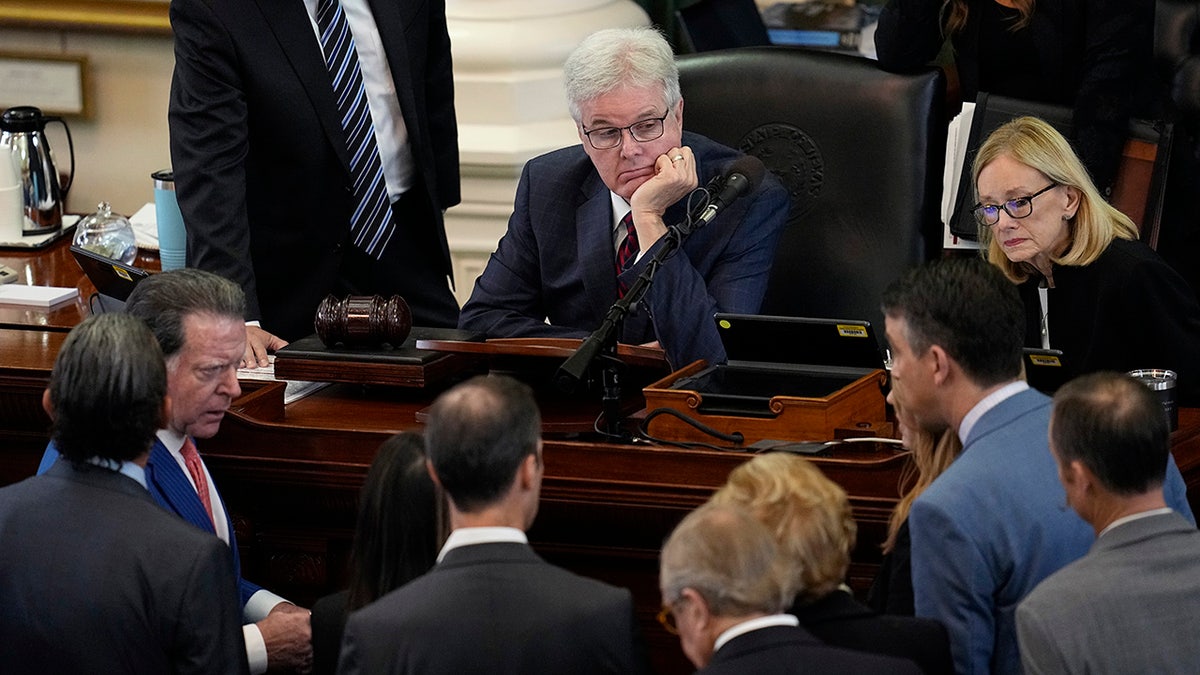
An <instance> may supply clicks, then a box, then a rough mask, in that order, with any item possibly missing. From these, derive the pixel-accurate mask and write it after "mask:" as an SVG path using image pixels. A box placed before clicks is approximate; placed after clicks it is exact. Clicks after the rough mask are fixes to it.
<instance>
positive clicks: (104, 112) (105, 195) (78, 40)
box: [0, 29, 174, 214]
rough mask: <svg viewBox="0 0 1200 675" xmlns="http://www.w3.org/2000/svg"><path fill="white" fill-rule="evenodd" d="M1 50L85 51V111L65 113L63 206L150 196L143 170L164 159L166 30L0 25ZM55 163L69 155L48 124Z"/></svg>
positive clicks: (126, 206) (128, 203)
mask: <svg viewBox="0 0 1200 675" xmlns="http://www.w3.org/2000/svg"><path fill="white" fill-rule="evenodd" d="M0 45H3V49H4V50H5V51H16V52H22V53H28V54H52V55H53V54H69V55H73V56H86V57H87V59H88V76H89V82H88V87H87V92H86V96H87V97H88V104H89V106H90V108H91V117H90V118H87V119H85V118H81V117H75V116H72V117H68V118H67V124H68V125H70V127H71V135H72V136H73V137H74V140H75V162H76V164H77V166H78V169H77V172H76V180H75V184H74V185H73V186H72V187H71V193H70V194H69V195H68V201H67V207H68V209H69V210H71V211H79V212H84V213H90V212H91V211H93V210H95V208H96V204H97V203H98V202H100V201H101V200H105V201H108V202H110V203H111V204H112V206H113V210H114V211H117V212H118V213H126V214H128V213H133V212H134V211H137V210H138V209H139V208H141V206H142V205H143V204H145V203H146V202H149V201H152V200H153V198H154V196H153V188H152V186H151V181H150V173H151V172H153V171H156V170H158V169H162V168H166V167H168V166H170V164H171V154H170V149H169V148H168V146H167V142H168V134H167V95H168V91H169V89H170V86H171V69H172V68H173V66H174V56H173V53H172V50H171V37H170V36H169V35H161V36H155V35H149V36H147V35H129V34H120V33H91V34H84V33H75V32H62V31H19V30H11V29H4V30H0ZM49 133H50V147H51V148H53V150H54V157H55V161H56V162H57V164H58V167H59V170H60V171H65V170H66V168H67V166H68V165H69V163H70V160H69V158H68V153H67V142H66V137H65V136H62V135H61V132H60V131H59V130H58V125H52V126H51V127H49Z"/></svg>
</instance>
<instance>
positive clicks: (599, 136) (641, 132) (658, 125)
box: [583, 108, 671, 150]
mask: <svg viewBox="0 0 1200 675" xmlns="http://www.w3.org/2000/svg"><path fill="white" fill-rule="evenodd" d="M670 114H671V109H670V108H667V111H666V112H665V113H663V114H662V117H650V118H648V119H644V120H638V121H637V122H634V123H633V124H630V125H629V126H627V127H600V128H598V129H592V130H591V131H587V130H584V132H583V135H584V136H587V139H588V143H591V144H592V147H593V148H595V149H597V150H611V149H612V148H615V147H617V146H618V145H620V144H621V140H622V138H623V137H624V135H625V134H624V132H625V131H626V130H628V131H629V135H630V136H633V140H635V141H637V142H639V143H649V142H650V141H654V140H658V139H659V138H661V137H662V135H663V120H665V119H667V115H670Z"/></svg>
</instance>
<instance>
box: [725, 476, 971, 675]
mask: <svg viewBox="0 0 1200 675" xmlns="http://www.w3.org/2000/svg"><path fill="white" fill-rule="evenodd" d="M710 501H711V502H713V503H716V504H722V505H730V506H738V507H740V508H743V509H745V510H746V511H748V512H749V513H751V514H753V515H754V516H755V518H757V519H758V520H759V521H760V522H762V523H763V524H764V525H766V526H767V528H768V529H770V530H771V532H772V533H773V534H774V535H775V538H776V541H777V542H778V543H779V545H780V550H781V552H782V554H783V555H787V556H789V557H790V558H791V560H790V561H789V562H790V564H791V565H792V566H793V567H794V569H795V570H796V574H797V576H798V578H797V579H796V580H795V581H796V587H797V588H798V589H799V590H798V592H797V595H796V600H795V602H794V603H793V605H792V607H791V609H790V610H789V612H790V613H791V614H794V615H795V616H796V617H798V618H799V619H800V625H802V626H803V627H804V628H805V629H807V630H808V631H809V632H810V633H812V634H813V635H815V636H817V637H818V638H820V639H821V640H823V641H824V642H826V643H828V644H831V645H834V646H838V647H844V648H847V649H857V650H861V651H868V652H873V653H877V654H889V655H892V656H901V657H904V658H908V659H911V660H912V661H914V662H916V663H917V665H919V666H920V667H921V669H922V670H923V671H924V672H926V673H949V672H951V671H952V667H951V661H950V643H949V638H948V637H947V634H946V629H945V628H944V627H943V626H942V625H941V624H940V623H938V622H937V621H934V620H932V619H917V618H913V617H898V616H884V615H879V614H876V613H875V612H873V611H871V609H869V608H868V607H865V606H863V605H861V604H859V603H858V602H857V601H856V600H855V599H854V596H853V595H851V593H850V589H849V588H848V587H846V585H845V583H844V582H845V578H846V571H847V570H848V569H849V567H850V551H851V549H853V548H854V540H855V536H856V535H857V531H858V526H857V525H856V524H855V522H854V517H853V515H852V513H851V509H850V500H849V498H848V497H847V496H846V491H845V490H843V489H842V488H841V487H840V486H838V485H837V484H836V483H834V482H833V481H831V480H829V479H828V478H826V477H825V475H824V474H822V473H821V470H820V469H818V468H817V467H816V465H814V464H813V463H812V462H809V461H808V460H806V459H804V458H802V457H798V456H796V455H789V454H785V453H771V454H766V455H760V456H757V457H755V458H754V459H751V460H750V461H748V462H746V463H745V464H742V465H741V466H739V467H738V468H736V469H734V470H733V472H732V473H730V474H729V479H728V480H727V481H726V483H725V485H724V486H723V487H721V489H719V490H717V492H716V494H714V495H713V497H712V499H711V500H710Z"/></svg>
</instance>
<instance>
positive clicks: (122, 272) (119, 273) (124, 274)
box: [112, 265, 133, 281]
mask: <svg viewBox="0 0 1200 675" xmlns="http://www.w3.org/2000/svg"><path fill="white" fill-rule="evenodd" d="M112 268H113V271H114V272H116V273H117V276H119V277H121V278H122V279H124V280H125V281H133V277H130V276H129V272H126V271H125V270H123V269H121V268H120V267H117V266H116V265H113V266H112Z"/></svg>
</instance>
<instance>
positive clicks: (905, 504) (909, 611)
mask: <svg viewBox="0 0 1200 675" xmlns="http://www.w3.org/2000/svg"><path fill="white" fill-rule="evenodd" d="M896 420H897V421H898V422H899V423H900V437H901V438H902V439H903V440H904V447H906V448H908V449H909V450H910V451H911V452H912V462H911V463H910V464H909V465H908V466H907V467H905V470H904V473H903V474H902V475H901V476H900V485H901V486H902V489H903V490H904V494H903V496H902V497H900V501H899V503H897V504H896V508H895V509H894V510H892V517H891V519H890V520H889V521H888V536H887V539H886V540H885V541H884V542H883V563H882V564H881V565H880V567H879V574H878V575H877V576H876V577H875V582H874V583H873V584H871V590H870V591H868V592H867V604H868V605H869V606H870V607H871V609H874V610H875V611H877V612H881V613H883V614H900V615H904V616H912V615H913V613H914V608H913V587H912V556H911V546H912V540H911V539H910V538H909V535H908V511H909V509H911V508H912V504H913V501H915V500H916V498H917V497H918V496H920V494H921V493H922V492H924V491H925V488H927V487H929V486H930V484H932V483H933V481H934V479H935V478H937V477H938V476H940V475H942V472H943V471H945V470H946V469H947V468H948V467H949V466H950V464H951V462H953V461H954V460H955V458H957V457H958V453H960V452H962V441H960V440H959V438H958V434H957V433H955V432H954V430H953V429H946V430H944V431H943V432H942V433H941V435H939V436H935V435H934V434H933V433H930V432H929V431H926V430H924V429H921V428H919V427H918V426H917V425H916V424H914V422H913V420H912V418H911V417H910V416H909V415H908V414H907V413H906V412H905V411H904V409H903V408H901V407H900V406H896ZM905 488H907V489H905Z"/></svg>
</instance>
